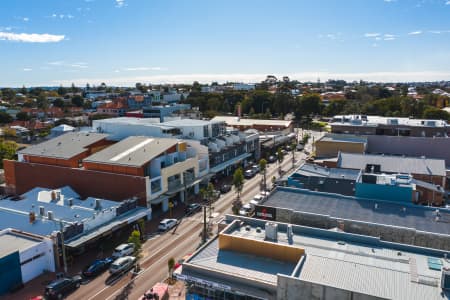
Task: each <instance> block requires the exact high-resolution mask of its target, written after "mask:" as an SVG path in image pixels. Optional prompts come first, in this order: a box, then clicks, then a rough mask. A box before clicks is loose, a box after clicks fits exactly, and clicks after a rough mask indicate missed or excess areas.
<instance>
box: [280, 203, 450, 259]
mask: <svg viewBox="0 0 450 300" xmlns="http://www.w3.org/2000/svg"><path fill="white" fill-rule="evenodd" d="M276 221H278V222H286V223H291V224H297V225H304V226H311V227H316V228H323V229H330V228H336V227H340V228H343V230H344V231H345V232H348V233H354V234H360V235H366V236H373V237H379V238H380V239H381V240H384V241H388V242H394V243H401V244H409V245H416V246H420V247H426V248H433V249H441V250H445V251H448V250H449V249H450V236H446V235H440V234H434V233H429V232H422V231H417V230H415V229H411V228H405V227H394V226H388V225H381V224H373V223H366V222H360V221H354V220H340V219H336V218H333V217H330V216H326V215H318V214H311V213H305V212H294V211H292V210H289V209H281V208H277V211H276Z"/></svg>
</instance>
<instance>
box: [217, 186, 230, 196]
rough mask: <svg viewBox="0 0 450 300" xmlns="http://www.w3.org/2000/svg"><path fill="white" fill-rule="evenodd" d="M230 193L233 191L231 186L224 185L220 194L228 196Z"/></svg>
mask: <svg viewBox="0 0 450 300" xmlns="http://www.w3.org/2000/svg"><path fill="white" fill-rule="evenodd" d="M229 191H231V185H229V184H224V185H222V186H221V187H220V192H221V193H222V194H226V193H228V192H229Z"/></svg>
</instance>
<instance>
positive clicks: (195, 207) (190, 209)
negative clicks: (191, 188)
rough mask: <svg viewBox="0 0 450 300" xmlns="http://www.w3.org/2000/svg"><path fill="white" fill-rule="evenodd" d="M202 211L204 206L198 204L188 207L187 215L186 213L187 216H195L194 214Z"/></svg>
mask: <svg viewBox="0 0 450 300" xmlns="http://www.w3.org/2000/svg"><path fill="white" fill-rule="evenodd" d="M201 209H202V206H201V205H200V204H198V203H191V204H189V205H188V206H186V209H185V213H186V215H190V214H193V213H195V212H197V211H199V210H201Z"/></svg>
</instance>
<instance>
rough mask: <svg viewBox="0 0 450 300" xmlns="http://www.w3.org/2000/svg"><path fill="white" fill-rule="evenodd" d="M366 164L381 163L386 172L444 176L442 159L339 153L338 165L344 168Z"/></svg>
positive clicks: (359, 166) (361, 166)
mask: <svg viewBox="0 0 450 300" xmlns="http://www.w3.org/2000/svg"><path fill="white" fill-rule="evenodd" d="M367 164H373V165H381V171H382V172H387V173H409V174H424V175H436V176H445V174H446V173H445V171H446V169H445V161H444V160H443V159H430V158H417V157H400V156H388V155H373V154H356V153H342V152H341V153H339V158H338V167H339V168H344V169H357V170H361V169H365V168H366V165H367Z"/></svg>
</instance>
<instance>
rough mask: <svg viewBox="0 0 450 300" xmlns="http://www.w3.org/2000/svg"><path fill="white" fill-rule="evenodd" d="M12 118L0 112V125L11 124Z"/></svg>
mask: <svg viewBox="0 0 450 300" xmlns="http://www.w3.org/2000/svg"><path fill="white" fill-rule="evenodd" d="M12 121H13V118H12V117H11V116H10V115H9V114H7V113H6V112H4V111H0V124H7V123H11V122H12Z"/></svg>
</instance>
